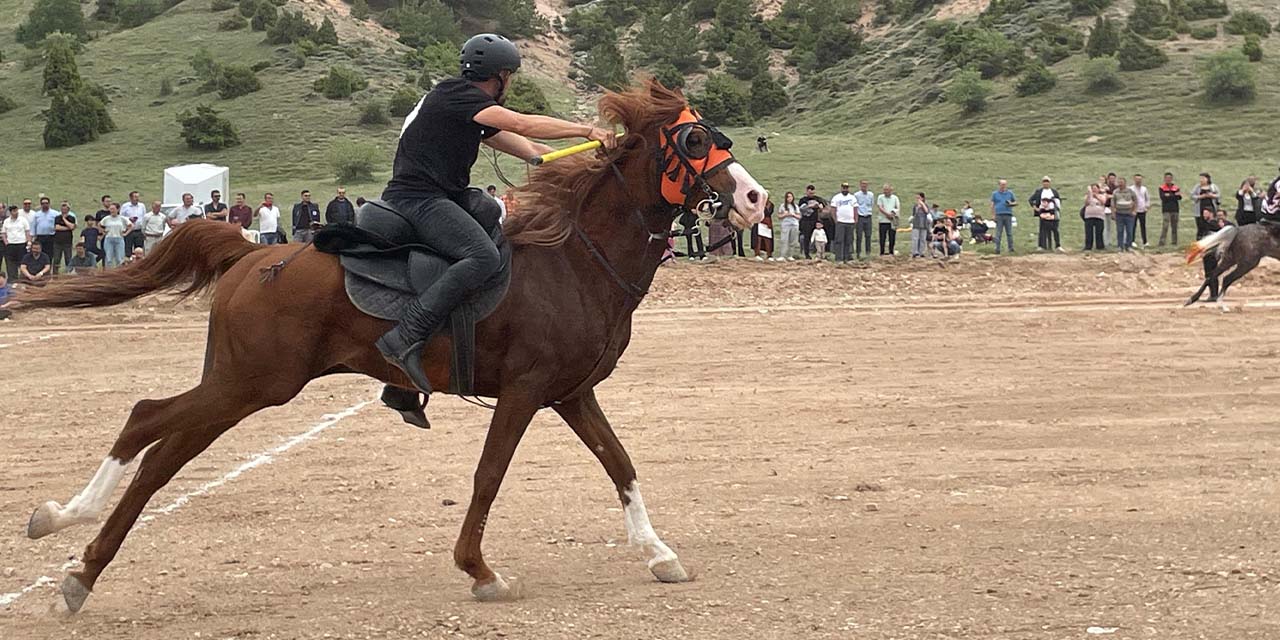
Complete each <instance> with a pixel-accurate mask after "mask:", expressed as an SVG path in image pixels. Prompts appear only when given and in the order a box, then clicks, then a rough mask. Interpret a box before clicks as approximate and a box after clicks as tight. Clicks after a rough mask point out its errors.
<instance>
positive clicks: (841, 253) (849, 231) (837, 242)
mask: <svg viewBox="0 0 1280 640" xmlns="http://www.w3.org/2000/svg"><path fill="white" fill-rule="evenodd" d="M853 227H854V224H853V223H852V222H837V223H836V236H835V238H832V242H831V244H832V245H833V246H834V247H835V252H836V262H848V261H850V260H853Z"/></svg>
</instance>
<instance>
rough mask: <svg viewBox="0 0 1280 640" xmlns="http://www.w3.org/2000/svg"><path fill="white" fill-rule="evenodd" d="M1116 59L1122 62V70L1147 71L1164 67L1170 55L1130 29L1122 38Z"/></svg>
mask: <svg viewBox="0 0 1280 640" xmlns="http://www.w3.org/2000/svg"><path fill="white" fill-rule="evenodd" d="M1116 60H1118V61H1119V62H1120V70H1121V71H1145V70H1147V69H1158V68H1160V67H1163V66H1164V65H1165V64H1167V63H1168V62H1169V56H1167V55H1165V53H1164V51H1162V50H1161V49H1160V48H1159V47H1157V46H1155V45H1152V44H1150V43H1148V42H1147V41H1146V40H1143V39H1142V36H1140V35H1138V34H1136V33H1134V32H1132V31H1129V32H1126V33H1125V34H1124V36H1122V37H1121V39H1120V50H1119V51H1117V52H1116Z"/></svg>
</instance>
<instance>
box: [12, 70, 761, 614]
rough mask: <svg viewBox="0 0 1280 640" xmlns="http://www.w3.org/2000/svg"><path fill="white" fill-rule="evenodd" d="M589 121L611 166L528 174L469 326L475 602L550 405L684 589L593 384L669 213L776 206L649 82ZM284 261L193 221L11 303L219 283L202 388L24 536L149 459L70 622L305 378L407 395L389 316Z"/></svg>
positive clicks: (134, 432) (438, 356) (146, 422)
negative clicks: (511, 493) (388, 347)
mask: <svg viewBox="0 0 1280 640" xmlns="http://www.w3.org/2000/svg"><path fill="white" fill-rule="evenodd" d="M599 110H600V113H601V114H602V116H603V117H604V119H605V120H607V121H608V122H610V123H612V124H614V125H621V126H622V127H624V128H625V129H626V135H625V136H624V137H623V138H621V140H620V144H619V146H618V148H617V149H615V150H614V151H612V152H610V153H609V154H607V155H599V156H594V157H591V156H587V155H586V154H582V155H579V156H575V157H571V158H568V159H565V160H561V161H558V162H555V163H551V164H548V165H545V166H543V167H540V168H538V169H537V170H536V171H535V172H534V173H533V175H532V177H531V180H530V184H529V185H527V186H526V187H525V188H524V190H525V192H524V194H523V197H522V208H521V211H520V212H518V213H516V214H513V216H512V219H511V220H509V221H508V222H507V223H506V227H505V231H506V232H507V235H508V237H509V239H510V240H511V242H512V243H513V245H514V249H513V258H512V259H513V264H512V281H511V286H510V289H509V291H508V293H507V294H506V297H505V298H504V299H503V301H502V302H501V304H500V305H499V306H498V307H497V309H496V310H495V311H494V313H493V314H492V315H490V316H489V317H488V318H487V319H486V320H484V321H482V322H481V323H480V324H479V325H478V326H477V328H476V343H477V351H478V353H477V356H476V357H477V365H476V381H475V382H476V389H477V391H478V393H479V394H480V395H482V396H487V397H495V398H497V407H496V409H495V411H494V414H493V420H492V422H491V423H490V425H489V430H488V434H487V436H486V438H485V442H484V449H483V453H481V455H480V461H479V463H478V464H477V466H476V471H475V477H474V486H473V493H472V496H471V504H470V506H469V507H468V509H467V515H466V518H465V520H464V522H463V524H462V531H461V533H460V535H459V537H458V540H457V544H456V545H455V547H454V552H453V557H454V562H455V563H456V564H457V566H458V567H459V568H460V569H462V570H463V571H465V572H466V573H467V574H468V575H470V576H471V578H472V579H473V584H472V587H471V592H472V593H473V594H474V595H475V597H476V598H478V599H480V600H501V599H508V598H511V597H514V596H515V594H514V593H513V591H512V588H511V587H510V585H509V584H508V583H507V582H506V581H505V580H504V579H503V578H502V576H500V575H498V574H497V573H496V572H494V571H493V569H491V568H490V567H489V565H488V564H486V563H485V560H484V557H483V555H482V554H481V549H480V543H481V537H482V536H483V533H484V528H485V522H486V520H487V518H488V514H489V508H490V505H491V504H492V503H493V500H494V498H495V497H496V496H497V493H498V488H499V486H500V485H501V484H502V480H503V476H504V475H505V474H506V471H507V467H508V465H509V464H510V462H511V457H512V455H513V454H514V453H515V450H516V445H517V444H518V443H519V442H520V438H521V436H523V435H524V431H525V428H526V427H527V426H528V425H529V422H530V420H531V419H532V418H533V415H534V413H536V412H537V411H538V410H539V409H541V408H544V407H551V408H552V409H554V410H555V411H556V413H558V414H560V416H561V417H562V418H564V420H565V422H567V423H568V424H569V427H570V428H571V429H572V430H573V431H574V433H576V434H577V435H578V437H579V438H580V439H581V440H582V442H583V444H585V445H586V446H587V448H588V449H590V450H591V452H592V453H593V454H595V455H596V457H597V458H599V460H600V462H601V464H602V465H603V466H604V468H605V471H606V472H607V473H608V475H609V477H610V479H611V480H612V481H613V483H614V485H615V486H616V488H617V491H618V497H619V498H620V499H621V501H622V505H623V507H624V522H625V525H626V530H627V538H628V540H629V541H630V542H632V543H633V544H636V545H639V546H641V547H642V548H643V551H644V552H645V554H646V556H647V559H648V567H649V569H650V571H651V572H652V573H653V575H654V576H655V577H657V579H658V580H661V581H663V582H680V581H684V580H687V579H688V575H687V574H686V573H685V570H684V568H683V567H682V566H681V564H680V561H679V559H678V558H677V557H676V554H675V552H673V551H672V550H671V549H670V547H668V546H667V545H666V544H664V543H663V542H662V540H660V539H659V538H658V536H657V534H655V533H654V530H653V527H652V526H651V525H650V523H649V516H648V513H647V512H646V511H645V506H644V500H643V499H642V498H641V496H640V487H639V485H638V484H637V482H636V472H635V469H634V468H633V467H632V464H631V460H630V458H629V457H628V456H627V453H626V451H625V450H623V448H622V444H621V443H619V441H618V438H617V437H616V436H615V435H614V433H613V429H612V428H611V427H610V426H609V421H608V419H606V418H605V414H604V411H603V410H601V408H600V405H599V404H598V403H597V401H596V396H595V393H594V391H593V388H594V387H595V385H597V384H599V383H600V382H601V381H602V380H604V379H605V378H606V377H608V376H609V374H610V373H611V372H612V371H613V369H614V366H615V365H616V364H617V362H618V358H619V357H620V356H621V355H622V352H623V350H625V349H626V347H627V343H628V342H629V340H630V338H631V314H632V313H633V312H634V311H635V309H636V307H637V306H638V305H639V304H640V301H641V298H642V297H643V295H644V293H645V292H646V291H647V289H648V287H649V285H650V283H651V282H652V280H653V277H654V274H655V273H656V271H657V268H658V264H659V262H660V260H661V257H662V254H663V251H664V250H665V249H666V246H667V245H666V237H667V232H668V230H669V229H670V227H671V222H672V220H673V219H674V217H675V216H676V215H677V214H678V213H679V212H680V211H683V210H684V209H685V208H697V207H702V208H703V210H704V211H705V210H708V209H710V210H718V211H719V213H720V214H723V215H725V216H727V217H728V218H729V220H730V221H731V222H733V224H735V225H737V226H739V227H745V226H748V225H751V224H755V223H756V222H758V221H759V220H760V219H761V218H762V217H763V214H764V206H765V200H766V198H767V197H768V194H767V193H766V192H765V191H764V189H762V188H761V187H760V185H759V184H758V183H757V182H756V181H755V179H753V178H752V177H751V175H750V174H749V173H747V171H746V170H745V169H744V168H743V167H742V166H741V165H740V164H738V163H737V162H736V161H734V160H733V157H732V155H731V154H730V153H729V152H728V147H729V146H730V143H729V141H728V139H727V138H725V137H724V136H723V135H720V134H719V132H718V131H716V130H715V129H714V128H712V127H710V126H709V125H707V124H705V123H703V122H702V121H701V120H700V119H699V117H698V116H697V114H696V112H693V111H692V110H691V109H690V108H689V105H688V104H687V103H686V101H685V99H684V97H683V96H681V95H680V94H678V93H675V92H672V91H670V90H668V89H666V88H665V87H663V86H661V85H660V84H658V83H657V82H655V81H653V80H646V81H644V82H643V83H642V84H640V85H639V86H636V87H633V88H631V89H629V90H627V91H625V92H622V93H610V94H608V95H606V96H605V97H603V98H602V99H601V100H600V105H599ZM672 194H676V195H675V197H672ZM720 194H725V196H726V197H725V198H721V196H720ZM728 198H732V199H731V200H729V199H728ZM295 251H297V249H296V248H293V247H289V246H283V247H281V246H264V245H256V244H251V243H249V242H248V241H246V240H244V239H243V238H242V237H241V235H240V230H239V227H236V226H235V225H227V224H223V223H215V222H206V221H199V220H196V221H191V222H187V223H185V224H183V225H182V226H181V227H179V228H178V229H177V230H175V231H174V232H173V233H171V234H170V235H169V236H168V237H167V238H166V239H165V240H164V241H162V242H161V243H160V244H159V245H157V247H156V249H155V251H154V252H153V254H152V255H150V256H148V257H147V258H146V259H144V260H142V261H141V262H138V263H136V264H134V265H130V266H128V267H126V268H123V269H120V270H116V271H112V272H110V274H106V275H101V276H82V277H78V278H71V279H65V280H58V281H55V282H53V283H51V284H50V285H49V286H48V287H46V288H44V289H41V290H29V291H27V292H26V293H25V294H24V296H23V297H22V298H20V299H19V300H18V303H19V305H20V306H19V308H37V307H96V306H104V305H112V304H118V303H122V302H125V301H128V300H131V299H134V298H136V297H138V296H142V295H145V294H147V293H151V292H153V291H165V290H178V291H180V292H181V293H183V294H193V293H196V292H199V291H202V290H204V289H207V288H210V287H214V284H215V280H216V281H217V282H216V285H217V286H216V288H215V290H214V294H213V303H212V311H211V313H210V317H209V335H208V343H207V346H206V351H205V363H204V373H203V375H202V377H201V380H200V383H199V384H198V385H196V386H195V387H194V388H192V389H191V390H189V391H187V392H185V393H182V394H179V395H177V396H174V397H171V398H166V399H163V400H142V401H140V402H138V403H137V404H136V405H134V407H133V411H132V413H131V414H130V416H129V420H128V422H127V423H126V424H125V426H124V429H123V430H122V431H121V432H120V435H119V436H118V437H117V439H116V441H115V444H114V445H113V446H112V447H111V450H110V452H109V455H108V456H107V458H106V459H105V460H103V462H102V465H101V467H100V468H99V469H98V471H97V473H96V474H95V475H94V477H93V479H92V480H91V481H90V482H89V484H88V486H86V487H85V489H84V490H83V491H81V492H80V494H79V495H77V496H75V497H74V498H72V499H71V501H70V502H68V503H67V504H66V506H63V505H60V504H59V503H57V502H48V503H45V504H44V505H42V506H41V507H39V508H38V509H36V511H35V513H34V514H32V516H31V520H30V522H29V523H28V530H27V533H28V535H29V536H30V537H32V538H39V537H41V536H45V535H48V534H50V533H53V532H55V531H58V530H60V529H63V528H66V527H68V526H71V525H74V524H79V523H84V522H91V521H93V520H95V519H96V518H97V516H98V515H99V514H100V513H101V512H102V511H103V510H104V508H105V507H106V506H107V502H108V500H109V499H110V497H111V494H112V491H113V490H114V489H115V488H116V486H117V485H118V484H119V483H120V481H121V479H122V478H123V476H124V473H125V470H126V468H127V465H129V464H130V462H131V461H133V459H134V458H135V457H136V456H138V455H139V454H141V453H142V452H143V450H144V449H147V447H151V448H150V449H149V450H147V452H146V455H145V456H143V458H142V462H141V464H140V466H139V468H138V471H137V473H136V474H135V475H134V477H133V480H132V482H130V484H129V486H128V489H127V490H126V491H125V492H124V495H123V497H121V499H120V502H119V504H117V505H116V506H115V509H114V510H113V511H112V512H111V514H110V516H109V517H108V518H107V520H106V523H105V524H104V525H103V526H102V529H101V530H100V531H99V532H98V536H97V538H96V539H94V541H93V542H92V543H90V544H89V546H88V548H87V549H86V550H85V553H84V566H83V568H81V569H79V570H78V571H74V572H72V573H70V574H69V575H68V576H67V577H66V578H65V579H64V580H63V582H62V588H61V590H62V595H63V600H64V601H65V602H66V605H67V607H68V608H69V609H70V610H71V611H73V612H74V611H77V610H79V609H80V607H81V606H82V605H83V604H84V601H85V599H86V598H87V597H88V596H89V594H90V592H91V590H92V589H93V586H94V584H95V583H96V582H97V580H98V578H99V576H100V575H101V574H102V571H103V570H104V569H105V568H106V567H107V565H108V564H109V563H110V562H111V560H112V558H114V557H115V555H116V552H117V551H118V550H119V549H120V545H121V544H122V543H123V542H124V538H125V536H126V535H127V534H128V533H129V530H130V529H131V528H132V526H133V524H134V522H135V521H136V520H137V518H138V515H139V514H140V513H141V512H142V510H143V508H144V507H145V506H146V504H147V501H148V500H150V498H151V496H152V495H153V494H154V493H155V492H156V491H157V490H159V489H160V488H161V487H163V486H165V484H166V483H168V482H169V481H170V479H172V478H173V476H174V474H176V473H177V472H178V470H179V469H181V468H182V466H183V465H184V464H186V463H187V462H188V461H190V460H191V459H192V458H194V457H195V456H197V455H199V454H200V453H201V452H203V451H204V450H205V449H206V448H207V447H208V446H209V445H210V444H211V443H213V441H214V440H216V439H217V438H218V436H220V435H222V434H223V433H225V432H226V431H227V430H228V429H230V428H231V427H233V426H235V425H236V424H237V423H238V422H240V421H241V420H243V419H244V418H245V417H246V416H249V415H251V414H253V413H254V412H256V411H258V410H260V409H263V408H265V407H270V406H278V405H282V404H285V403H287V402H289V401H290V400H291V399H293V398H294V396H296V395H297V394H298V393H299V392H300V391H301V390H302V388H303V387H304V386H305V385H306V384H307V382H308V381H310V380H313V379H315V378H317V377H320V376H323V375H326V374H330V373H339V372H355V373H362V374H365V375H367V376H370V377H373V378H376V379H378V380H381V381H383V382H385V383H387V384H388V385H393V386H396V387H401V388H405V389H412V388H413V385H412V383H411V382H410V381H409V380H408V378H407V377H405V376H404V375H403V374H402V373H401V372H400V371H399V370H398V369H396V368H394V367H392V366H390V365H389V364H387V362H386V361H385V360H383V358H382V356H381V355H379V353H378V351H377V349H375V348H374V346H373V344H374V341H375V340H376V339H377V338H378V336H380V335H382V334H383V333H384V332H385V331H387V330H388V329H389V328H390V326H389V323H388V322H386V321H383V320H378V319H375V318H373V317H370V316H367V315H364V314H362V313H360V312H359V311H357V310H356V308H355V307H354V306H352V304H351V302H350V301H349V300H348V298H347V295H346V293H345V290H344V285H343V270H342V267H341V266H340V265H339V263H338V260H337V258H336V257H335V256H333V255H328V254H325V253H321V252H319V251H317V250H315V249H314V248H313V247H307V248H305V249H304V250H303V251H302V252H301V253H299V254H297V255H296V256H294V257H293V259H292V260H291V261H290V262H289V263H288V266H287V267H286V268H284V269H281V270H279V271H278V272H276V275H275V277H274V278H271V279H264V278H263V277H262V275H263V273H264V272H265V271H267V270H270V268H271V265H274V264H276V263H279V262H280V261H281V260H282V259H284V258H286V257H287V256H290V255H291V254H292V253H293V252H295ZM268 319H269V321H267V320H268ZM276 327H289V328H290V329H289V330H288V331H280V330H277V329H276ZM335 329H338V330H335ZM449 355H450V344H449V340H448V337H447V336H437V337H435V338H434V339H433V340H432V341H431V343H430V344H429V345H428V349H427V350H426V351H425V353H424V356H423V357H424V359H425V363H426V364H427V371H428V373H429V378H430V381H431V384H432V385H433V386H434V387H435V388H437V389H445V388H448V377H449V362H450V357H449Z"/></svg>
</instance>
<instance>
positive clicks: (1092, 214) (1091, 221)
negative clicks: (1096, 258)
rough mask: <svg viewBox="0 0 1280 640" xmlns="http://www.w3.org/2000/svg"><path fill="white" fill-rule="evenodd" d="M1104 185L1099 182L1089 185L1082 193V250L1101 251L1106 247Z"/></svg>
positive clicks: (1105, 199)
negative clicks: (1083, 193)
mask: <svg viewBox="0 0 1280 640" xmlns="http://www.w3.org/2000/svg"><path fill="white" fill-rule="evenodd" d="M1104 189H1105V187H1103V185H1101V184H1091V185H1089V190H1088V192H1086V193H1085V195H1084V250H1085V251H1093V250H1094V249H1095V248H1096V249H1097V250H1098V251H1102V250H1104V249H1106V248H1107V246H1106V241H1105V240H1104V239H1103V238H1105V237H1106V234H1105V229H1106V223H1104V222H1103V221H1104V220H1105V219H1106V216H1107V213H1106V210H1107V207H1106V202H1107V197H1106V196H1105V195H1104V194H1103V190H1104Z"/></svg>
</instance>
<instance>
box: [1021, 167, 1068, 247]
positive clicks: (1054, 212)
mask: <svg viewBox="0 0 1280 640" xmlns="http://www.w3.org/2000/svg"><path fill="white" fill-rule="evenodd" d="M1027 202H1029V203H1031V210H1032V211H1034V212H1035V213H1036V217H1038V218H1040V235H1039V243H1038V244H1039V248H1040V250H1041V251H1053V250H1055V249H1056V250H1058V251H1062V250H1063V249H1062V237H1061V235H1060V234H1059V232H1058V225H1059V223H1060V222H1062V198H1061V197H1060V196H1059V195H1058V190H1057V189H1054V188H1053V181H1052V180H1050V179H1049V176H1045V177H1043V178H1041V179H1040V188H1039V189H1036V190H1035V191H1033V192H1032V193H1031V197H1030V198H1028V199H1027Z"/></svg>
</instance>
